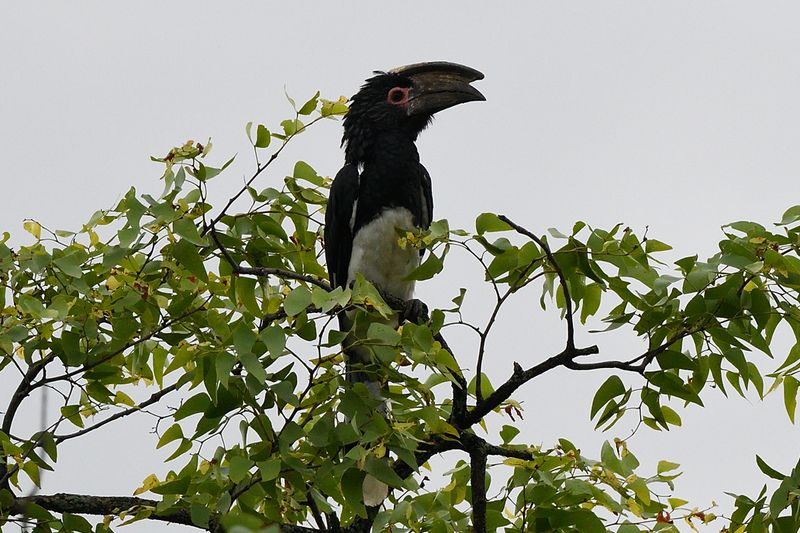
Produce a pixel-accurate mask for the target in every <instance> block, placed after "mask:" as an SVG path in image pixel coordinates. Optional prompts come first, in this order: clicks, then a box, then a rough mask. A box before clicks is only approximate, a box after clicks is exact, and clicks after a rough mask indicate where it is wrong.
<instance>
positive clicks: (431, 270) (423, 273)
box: [405, 253, 444, 281]
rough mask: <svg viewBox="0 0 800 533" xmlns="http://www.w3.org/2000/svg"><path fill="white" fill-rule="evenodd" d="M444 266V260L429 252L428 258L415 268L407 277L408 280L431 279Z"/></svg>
mask: <svg viewBox="0 0 800 533" xmlns="http://www.w3.org/2000/svg"><path fill="white" fill-rule="evenodd" d="M442 268H444V262H443V261H442V260H441V259H440V258H439V257H437V256H436V255H435V254H433V253H429V254H428V258H427V259H426V260H425V261H424V262H423V263H422V264H421V265H420V266H418V267H417V268H415V269H414V270H413V271H412V272H411V273H410V274H409V275H407V276H406V277H405V279H407V280H416V281H423V280H426V279H431V278H432V277H433V276H435V275H436V274H438V273H439V272H441V271H442Z"/></svg>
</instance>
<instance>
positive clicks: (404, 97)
mask: <svg viewBox="0 0 800 533" xmlns="http://www.w3.org/2000/svg"><path fill="white" fill-rule="evenodd" d="M386 100H387V101H388V102H389V103H390V104H404V103H406V102H408V87H394V88H393V89H392V90H390V91H389V94H388V96H387V97H386Z"/></svg>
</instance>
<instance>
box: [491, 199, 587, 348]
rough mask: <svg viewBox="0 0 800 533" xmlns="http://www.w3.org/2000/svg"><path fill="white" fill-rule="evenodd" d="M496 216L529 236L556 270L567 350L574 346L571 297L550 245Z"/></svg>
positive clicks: (505, 219) (505, 218) (509, 220)
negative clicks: (562, 308) (564, 308)
mask: <svg viewBox="0 0 800 533" xmlns="http://www.w3.org/2000/svg"><path fill="white" fill-rule="evenodd" d="M497 218H499V219H500V220H502V221H503V222H505V223H506V224H508V225H509V226H511V227H512V228H514V230H515V231H516V232H517V233H520V234H522V235H525V236H526V237H528V238H530V239H531V240H532V241H533V242H535V243H536V244H538V245H539V247H540V248H541V249H542V250H544V253H545V255H546V256H547V261H548V262H549V263H550V264H551V265H553V270H555V271H556V275H557V276H558V281H559V283H560V284H561V288H562V289H563V290H564V302H565V303H564V305H565V307H566V313H565V318H566V320H567V349H566V351H569V350H571V349H574V348H575V322H574V320H573V317H572V297H571V296H570V293H569V286H568V285H567V278H566V276H564V271H563V270H561V267H560V266H558V262H557V261H556V258H555V256H554V255H553V252H552V251H551V250H550V246H548V245H547V243H546V242H544V241H543V240H542V239H540V238H539V237H537V236H536V235H534V234H533V233H531V232H530V231H528V230H527V229H525V228H523V227H522V226H520V225H518V224H516V223H514V222H512V221H511V219H509V218H508V217H507V216H505V215H498V216H497Z"/></svg>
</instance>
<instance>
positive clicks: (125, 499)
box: [10, 493, 325, 533]
mask: <svg viewBox="0 0 800 533" xmlns="http://www.w3.org/2000/svg"><path fill="white" fill-rule="evenodd" d="M158 503H159V502H157V501H155V500H148V499H145V498H137V497H134V496H89V495H84V494H65V493H58V494H51V495H36V496H25V497H21V498H17V499H16V500H15V501H14V504H13V505H12V507H11V512H10V514H12V515H21V516H27V512H26V508H27V507H28V506H29V505H31V504H34V505H38V506H39V507H42V508H44V509H47V510H48V511H52V512H55V513H72V514H81V515H101V516H105V515H116V514H119V513H120V512H122V511H127V510H130V509H134V508H139V507H143V508H151V509H153V513H152V514H151V515H150V516H149V519H150V520H157V521H160V522H168V523H170V524H181V525H184V526H191V527H196V528H198V529H203V530H206V531H214V529H215V528H216V527H217V519H216V517H215V516H212V518H211V519H210V520H209V524H208V526H199V525H197V524H195V523H194V522H192V517H191V514H190V512H189V510H188V509H178V510H175V511H167V512H160V513H159V512H156V511H155V508H156V505H158ZM280 528H281V529H280V530H281V532H282V533H324V532H325V530H324V529H315V528H309V527H305V526H295V525H287V524H281V526H280Z"/></svg>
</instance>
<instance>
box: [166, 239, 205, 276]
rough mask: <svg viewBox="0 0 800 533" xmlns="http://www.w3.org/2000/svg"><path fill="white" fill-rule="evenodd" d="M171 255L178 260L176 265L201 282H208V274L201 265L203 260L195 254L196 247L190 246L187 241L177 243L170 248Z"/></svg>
mask: <svg viewBox="0 0 800 533" xmlns="http://www.w3.org/2000/svg"><path fill="white" fill-rule="evenodd" d="M172 255H173V257H175V259H177V260H178V263H180V264H181V265H183V266H184V267H186V269H187V270H188V271H189V272H191V273H192V274H194V275H195V276H197V277H198V278H200V279H201V280H203V281H205V282H208V274H207V273H206V268H205V266H204V265H203V260H202V259H201V258H200V254H199V253H198V252H197V246H195V245H193V244H191V243H190V242H189V241H188V240H181V241H178V242H176V243H175V244H174V245H173V247H172Z"/></svg>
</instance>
